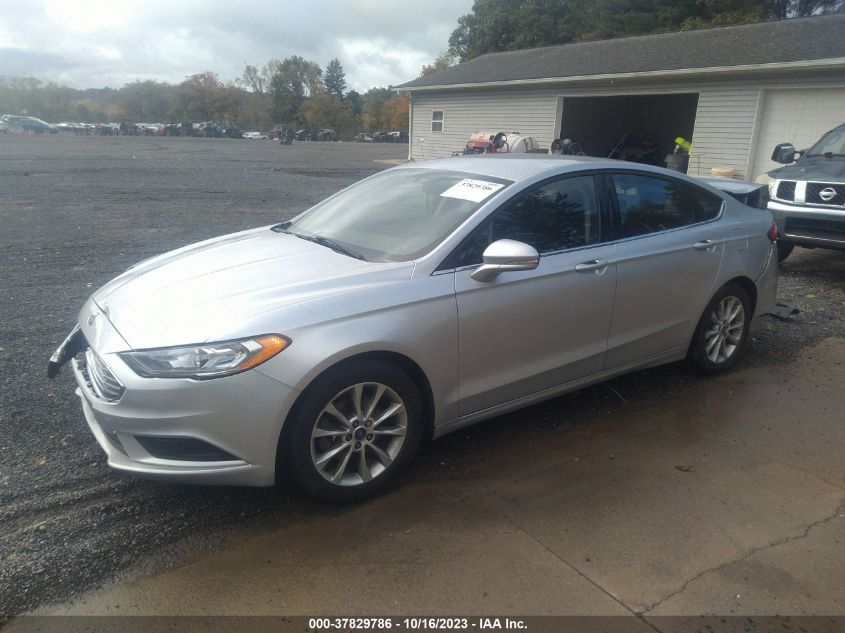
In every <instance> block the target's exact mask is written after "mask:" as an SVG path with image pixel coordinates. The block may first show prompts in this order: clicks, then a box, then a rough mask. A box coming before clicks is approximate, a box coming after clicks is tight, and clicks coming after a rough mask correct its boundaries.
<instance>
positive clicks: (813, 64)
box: [396, 57, 845, 92]
mask: <svg viewBox="0 0 845 633" xmlns="http://www.w3.org/2000/svg"><path fill="white" fill-rule="evenodd" d="M837 68H845V57H832V58H828V59H812V60H805V61H797V62H783V63H778V62H774V63H770V64H743V65H739V66H710V67H705V68H679V69H675V70H646V71H641V72H633V73H605V74H601V75H572V76H569V77H540V78H537V79H507V80H504V81H480V82H472V83H462V84H435V85H431V86H408V85H404V86H397V87H396V89H397V90H400V89H401V90H403V91H404V90H407V91H409V92H410V91H422V90H455V89H461V88H487V87H490V86H539V85H544V84H559V83H578V82H584V81H603V80H616V79H651V78H655V79H659V78H661V77H670V78H671V77H687V76H695V75H707V74H712V75H719V74H730V73H736V74H742V73H752V72H766V71H787V70H809V69H821V70H825V69H833V70H835V69H837Z"/></svg>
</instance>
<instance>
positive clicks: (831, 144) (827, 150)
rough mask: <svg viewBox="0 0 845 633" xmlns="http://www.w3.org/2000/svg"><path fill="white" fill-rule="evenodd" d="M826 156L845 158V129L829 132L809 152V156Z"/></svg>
mask: <svg viewBox="0 0 845 633" xmlns="http://www.w3.org/2000/svg"><path fill="white" fill-rule="evenodd" d="M825 154H832V155H834V156H845V128H837V129H835V130H832V131H830V132H828V133H827V134H825V135H824V136H822V137H821V139H820V140H819V142H818V143H816V144H815V145H813V146H812V147H811V148H810V151H808V152H807V156H824V155H825Z"/></svg>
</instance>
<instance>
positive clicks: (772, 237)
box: [766, 222, 778, 242]
mask: <svg viewBox="0 0 845 633" xmlns="http://www.w3.org/2000/svg"><path fill="white" fill-rule="evenodd" d="M766 236H767V237H768V238H769V241H770V242H776V241H777V239H778V225H777V224H775V223H774V222H772V226H771V228H769V232H768V233H766Z"/></svg>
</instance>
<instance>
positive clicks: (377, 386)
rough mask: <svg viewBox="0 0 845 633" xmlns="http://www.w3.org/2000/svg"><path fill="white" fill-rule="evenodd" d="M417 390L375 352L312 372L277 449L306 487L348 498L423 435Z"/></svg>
mask: <svg viewBox="0 0 845 633" xmlns="http://www.w3.org/2000/svg"><path fill="white" fill-rule="evenodd" d="M422 411H423V407H422V400H421V398H420V394H419V390H418V389H417V386H416V385H415V384H414V382H413V381H412V380H411V379H410V378H408V376H407V375H405V373H403V372H402V370H401V369H399V368H398V367H396V366H395V365H393V364H391V363H387V362H384V361H380V360H365V361H359V362H352V363H347V364H344V365H341V366H339V367H337V368H334V369H332V370H329V371H328V372H327V373H325V374H323V375H322V376H320V377H319V378H317V379H316V380H315V381H314V383H312V384H311V385H310V386H309V387H308V389H307V390H306V391H305V393H304V394H303V395H302V400H301V402H300V403H298V404H297V406H296V409H295V411H294V412H293V415H292V417H291V419H289V420H288V421H287V424H292V425H293V426H292V427H291V428H290V432H288V433H285V434H284V437H283V439H282V440H281V445H280V447H279V449H280V450H279V454H280V456H281V458H282V459H284V460H285V462H286V464H285V466H286V467H287V468H286V469H287V471H288V473H289V475H290V476H291V477H292V478H293V480H294V482H295V483H296V484H297V485H298V486H299V488H301V489H302V490H303V491H304V492H305V493H306V494H308V495H309V496H312V497H317V498H320V499H323V500H327V501H340V502H349V501H357V500H360V499H364V498H366V497H369V496H372V495H374V494H377V493H379V492H381V491H382V490H384V489H385V488H386V487H387V486H388V485H389V484H390V482H391V481H392V480H393V479H394V478H395V477H396V475H398V474H399V472H400V471H401V470H402V468H403V467H404V466H405V465H406V464H407V463H408V462H409V461H410V460H411V459H412V458H413V456H414V454H415V453H416V451H417V448H418V446H419V443H420V439H421V438H422V429H423V413H422Z"/></svg>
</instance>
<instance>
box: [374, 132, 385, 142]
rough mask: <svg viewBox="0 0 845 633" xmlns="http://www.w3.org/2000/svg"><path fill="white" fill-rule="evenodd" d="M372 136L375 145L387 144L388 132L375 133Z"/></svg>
mask: <svg viewBox="0 0 845 633" xmlns="http://www.w3.org/2000/svg"><path fill="white" fill-rule="evenodd" d="M370 136H372V137H373V143H386V142H387V140H388V138H387V132H373V133H372V134H371V135H370Z"/></svg>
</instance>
